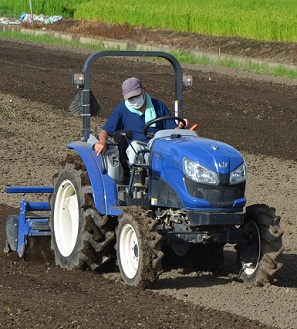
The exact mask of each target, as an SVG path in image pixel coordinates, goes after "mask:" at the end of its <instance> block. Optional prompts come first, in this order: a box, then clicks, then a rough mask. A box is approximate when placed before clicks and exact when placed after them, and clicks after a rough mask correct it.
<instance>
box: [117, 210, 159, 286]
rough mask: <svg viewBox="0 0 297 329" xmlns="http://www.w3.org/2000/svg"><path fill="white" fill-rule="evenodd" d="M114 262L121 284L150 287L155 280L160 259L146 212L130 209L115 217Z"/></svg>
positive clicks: (156, 237)
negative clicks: (115, 240)
mask: <svg viewBox="0 0 297 329" xmlns="http://www.w3.org/2000/svg"><path fill="white" fill-rule="evenodd" d="M116 234H117V243H116V251H117V259H118V265H119V269H120V273H121V276H122V279H123V281H124V282H125V283H126V284H128V285H131V286H144V287H150V286H151V285H152V283H153V282H155V280H156V279H157V278H158V275H159V272H160V267H161V258H162V257H163V252H162V251H161V246H160V240H161V236H160V235H159V234H158V232H157V231H156V221H154V220H153V219H152V218H151V216H150V214H149V211H145V210H144V209H142V208H140V207H130V208H126V209H125V210H124V211H123V214H122V215H121V216H120V217H119V225H118V227H117V229H116Z"/></svg>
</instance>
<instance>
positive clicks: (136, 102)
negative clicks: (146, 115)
mask: <svg viewBox="0 0 297 329" xmlns="http://www.w3.org/2000/svg"><path fill="white" fill-rule="evenodd" d="M127 103H128V105H130V106H131V107H133V108H134V109H135V110H139V109H140V108H141V107H142V105H143V104H144V97H143V96H142V94H141V95H139V96H137V97H133V98H130V99H127Z"/></svg>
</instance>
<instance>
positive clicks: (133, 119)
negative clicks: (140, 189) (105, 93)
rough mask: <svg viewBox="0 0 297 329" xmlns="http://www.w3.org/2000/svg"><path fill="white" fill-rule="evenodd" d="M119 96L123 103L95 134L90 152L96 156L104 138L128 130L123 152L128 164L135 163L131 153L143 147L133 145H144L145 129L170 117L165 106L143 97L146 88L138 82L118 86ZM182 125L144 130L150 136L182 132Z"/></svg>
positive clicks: (163, 123)
mask: <svg viewBox="0 0 297 329" xmlns="http://www.w3.org/2000/svg"><path fill="white" fill-rule="evenodd" d="M122 94H123V97H124V101H123V102H121V103H120V104H119V105H118V106H117V107H116V108H115V109H114V110H113V112H112V114H111V115H110V117H109V118H108V120H107V121H106V123H105V124H104V126H103V127H102V130H101V131H100V132H99V138H98V139H99V141H98V142H97V143H96V144H95V146H94V149H95V151H96V153H97V155H99V154H100V153H104V152H105V150H106V144H107V140H108V136H112V135H113V133H114V132H115V131H117V130H122V129H125V130H132V132H133V139H132V143H131V144H132V146H131V145H129V147H128V148H127V151H126V153H127V156H128V160H129V163H130V164H131V163H135V156H136V154H135V151H136V152H137V151H139V150H141V149H144V146H142V145H140V144H138V143H137V141H143V142H148V139H147V138H146V136H144V134H143V129H144V127H145V125H146V124H147V123H148V122H149V121H151V120H153V119H155V118H158V117H163V116H172V114H171V113H170V111H169V109H168V108H167V106H166V105H165V104H164V103H163V102H161V101H160V100H158V99H155V98H151V97H150V95H149V94H148V93H146V88H145V87H144V86H143V85H142V82H141V80H139V79H138V78H129V79H127V80H125V81H124V82H123V84H122ZM184 121H185V122H186V125H185V126H184V125H183V123H182V122H179V124H178V125H177V124H176V123H175V120H174V119H172V120H161V121H159V122H156V123H154V124H153V125H151V126H150V128H149V129H148V130H149V131H150V132H157V131H158V130H161V129H182V128H186V127H187V126H188V120H187V119H184Z"/></svg>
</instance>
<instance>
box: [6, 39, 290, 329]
mask: <svg viewBox="0 0 297 329" xmlns="http://www.w3.org/2000/svg"><path fill="white" fill-rule="evenodd" d="M0 49H1V51H0V61H1V67H2V72H1V80H0V109H1V111H0V116H1V126H0V136H1V146H2V147H1V149H0V159H1V160H0V161H1V173H2V174H1V185H0V188H1V201H0V207H1V208H0V209H1V210H0V225H1V230H0V244H1V245H2V246H3V247H4V244H5V219H6V217H7V215H8V214H12V213H18V209H17V207H18V205H19V202H20V200H21V199H22V198H23V197H25V198H27V199H29V200H30V201H36V200H44V199H46V198H47V196H43V195H29V194H27V195H14V194H6V193H5V186H7V185H51V184H52V176H53V174H54V173H56V172H57V171H58V170H59V161H60V160H62V159H64V157H65V154H66V144H67V143H68V142H70V141H72V140H77V139H79V138H80V136H81V128H82V123H81V118H79V117H73V116H70V114H69V112H68V106H69V103H70V101H71V99H72V97H73V95H74V94H75V87H74V86H72V85H71V74H72V73H74V72H80V71H81V68H82V65H83V63H84V61H85V60H86V58H87V57H88V55H89V54H88V53H87V52H85V51H80V50H70V49H63V48H57V47H50V46H40V45H36V44H33V43H23V42H17V41H11V40H6V39H1V43H0ZM183 68H184V72H185V73H189V74H192V75H193V81H194V85H193V87H192V88H191V89H189V90H186V91H185V92H184V116H185V117H187V118H188V119H189V120H190V122H191V123H195V122H198V124H199V128H198V134H199V135H201V136H204V137H208V138H213V139H218V140H221V141H223V142H227V143H229V144H231V145H233V146H235V147H236V148H237V149H239V150H240V151H241V152H242V154H243V155H244V157H245V159H246V161H247V165H248V169H249V177H248V184H247V198H248V204H253V203H267V204H269V205H271V206H273V207H275V208H276V210H277V214H279V215H280V216H281V217H282V220H281V225H282V227H283V228H284V230H285V234H284V237H283V242H284V246H285V248H286V250H285V252H284V255H283V259H282V261H283V263H284V266H283V268H282V269H281V271H280V272H279V275H278V276H277V281H276V282H275V283H274V284H272V285H269V286H265V287H262V288H259V287H250V286H246V285H244V284H242V283H241V282H239V281H238V279H237V274H238V273H237V268H236V266H235V265H234V263H235V259H236V255H235V252H234V250H233V248H232V247H231V246H227V248H226V250H225V258H226V261H225V264H224V265H223V266H222V267H221V268H219V269H218V270H217V271H216V272H215V273H212V272H202V271H199V272H193V271H187V270H182V269H174V270H166V271H164V272H163V274H162V275H161V276H160V280H159V282H158V284H157V286H156V287H155V288H154V289H153V290H142V289H136V288H131V287H127V286H125V285H123V284H122V282H121V279H120V277H119V273H118V272H117V271H116V270H111V271H110V272H108V273H105V274H98V273H93V272H82V271H65V270H62V269H60V268H58V267H56V266H55V265H54V263H53V259H52V256H48V254H43V253H41V255H40V256H41V257H40V260H39V262H37V261H36V257H33V255H34V252H36V250H38V248H36V247H35V248H34V246H33V247H32V250H29V251H31V254H30V252H29V253H28V260H27V261H24V260H23V259H19V258H18V257H17V256H16V255H15V253H10V254H4V253H1V254H0V272H1V275H0V286H1V290H0V302H1V304H0V305H1V308H0V323H1V326H3V327H5V328H6V327H7V328H19V327H23V328H34V327H39V328H48V327H53V328H95V327H98V326H100V327H102V328H111V327H116V328H139V327H140V328H242V327H244V328H256V327H261V328H269V327H273V326H274V327H277V328H295V327H296V323H297V315H296V314H297V312H296V311H297V307H296V297H297V289H296V288H297V276H296V272H297V247H296V241H297V240H296V238H297V225H296V221H295V218H296V212H297V206H296V196H297V176H296V124H297V123H296V122H297V108H296V104H297V103H296V100H297V96H296V81H290V82H289V83H287V82H286V81H285V80H280V79H271V78H267V77H256V76H252V75H244V74H240V73H238V72H237V73H236V72H232V71H228V70H219V69H214V68H211V67H202V66H188V65H187V66H183ZM94 69H96V72H97V73H96V75H95V76H94V77H93V78H92V90H93V92H94V93H95V95H96V97H97V99H98V101H99V103H100V106H101V112H100V117H99V118H92V121H91V126H92V129H93V130H94V131H97V130H98V129H100V127H101V125H102V123H103V122H104V120H105V118H106V117H107V116H108V113H110V111H111V110H112V109H113V107H114V106H115V105H116V104H117V103H118V102H119V101H121V92H120V86H121V83H122V81H123V80H124V79H125V78H126V77H129V76H139V77H140V78H142V79H143V81H144V83H145V85H146V86H147V88H148V92H149V93H150V94H151V95H154V96H155V97H158V98H161V99H162V100H164V101H165V102H166V103H167V105H168V106H169V107H170V108H173V99H174V98H173V93H172V90H173V79H172V69H171V67H169V66H168V65H167V64H164V63H160V62H156V61H147V60H140V59H137V60H136V59H133V60H132V59H113V58H107V59H102V61H100V63H98V65H97V64H96V65H95V66H94ZM44 241H45V240H44ZM46 243H48V242H47V241H46Z"/></svg>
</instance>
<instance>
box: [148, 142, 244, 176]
mask: <svg viewBox="0 0 297 329" xmlns="http://www.w3.org/2000/svg"><path fill="white" fill-rule="evenodd" d="M184 158H188V159H189V160H192V161H194V162H197V163H199V164H200V165H202V166H204V167H206V168H208V169H210V170H212V171H214V172H217V173H220V174H227V173H229V172H231V171H233V170H235V169H236V168H237V167H238V166H240V165H241V164H242V163H243V162H244V159H243V157H242V155H241V154H240V153H239V152H238V151H237V150H236V149H235V148H234V147H232V146H230V145H228V144H225V143H222V142H218V141H215V140H211V139H206V138H202V137H199V136H197V137H195V136H181V137H177V138H172V137H165V138H159V139H157V140H156V141H155V142H154V144H153V150H152V163H153V168H154V167H155V166H154V164H155V165H157V166H159V165H174V166H181V167H182V161H183V159H184ZM157 159H158V160H157ZM156 160H157V161H156ZM154 169H156V170H158V168H154Z"/></svg>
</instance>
